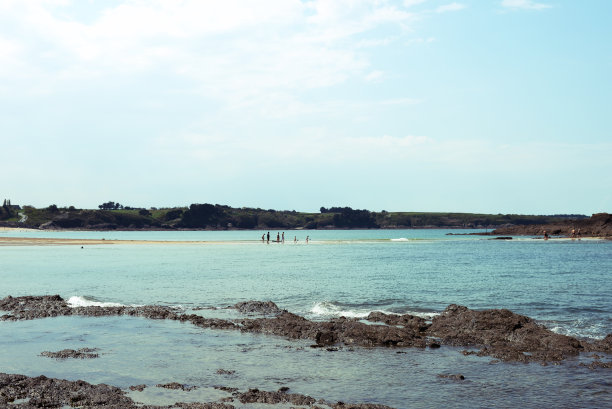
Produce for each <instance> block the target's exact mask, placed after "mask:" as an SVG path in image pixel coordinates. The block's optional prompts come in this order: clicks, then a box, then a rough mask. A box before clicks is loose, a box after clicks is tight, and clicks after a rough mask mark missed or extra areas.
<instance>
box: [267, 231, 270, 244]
mask: <svg viewBox="0 0 612 409" xmlns="http://www.w3.org/2000/svg"><path fill="white" fill-rule="evenodd" d="M267 237H268V243H270V232H268V236H267Z"/></svg>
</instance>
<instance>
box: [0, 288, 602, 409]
mask: <svg viewBox="0 0 612 409" xmlns="http://www.w3.org/2000/svg"><path fill="white" fill-rule="evenodd" d="M228 308H233V309H236V310H237V311H238V312H240V313H242V314H246V317H244V318H238V319H233V320H224V319H217V318H205V317H203V316H201V315H196V314H187V313H184V312H182V311H181V310H179V309H175V308H170V307H167V306H155V305H149V306H139V307H123V306H122V307H99V306H88V307H71V306H70V305H69V304H68V303H67V302H66V301H65V300H64V299H63V298H62V297H60V296H59V295H49V296H23V297H11V296H7V297H5V298H3V299H0V311H4V312H5V313H4V314H3V315H0V320H2V321H20V320H33V319H42V318H47V317H57V316H90V317H103V316H135V317H142V318H146V319H164V320H175V321H180V322H185V323H190V324H192V325H195V326H198V327H201V328H211V329H224V330H236V331H243V332H249V333H261V334H269V335H274V336H280V337H285V338H288V339H296V340H297V339H307V340H311V341H312V342H313V344H312V345H311V346H312V347H313V348H325V349H328V350H330V351H334V350H337V349H338V348H343V347H391V348H397V349H400V351H398V353H400V352H401V349H402V348H432V349H435V348H441V347H443V346H445V345H449V346H455V347H457V346H459V347H465V348H466V349H465V350H463V354H465V355H472V354H473V355H478V356H490V357H492V358H494V359H496V360H499V361H504V362H524V363H529V362H539V363H541V364H543V365H545V364H547V363H550V362H556V363H558V362H561V361H563V360H564V359H566V358H568V357H571V356H577V355H578V354H580V353H581V352H589V353H591V355H590V357H589V358H591V359H592V360H593V361H592V362H591V363H587V364H584V366H586V367H588V368H590V369H592V370H608V369H610V368H611V367H612V364H611V362H610V361H606V360H605V359H607V357H609V355H603V354H610V353H612V334H609V335H608V336H607V337H605V338H604V339H602V340H584V339H576V338H573V337H569V336H565V335H560V334H556V333H554V332H552V331H550V330H549V329H547V328H545V327H543V326H541V325H539V324H537V323H536V322H535V321H534V320H533V319H531V318H529V317H526V316H523V315H519V314H515V313H513V312H511V311H509V310H506V309H492V310H484V311H476V310H471V309H469V308H467V307H464V306H459V305H449V306H448V307H447V308H446V309H445V310H444V311H443V312H442V313H441V314H440V315H439V316H436V317H434V318H433V319H432V320H431V322H429V321H426V320H425V319H423V318H420V317H416V316H413V315H409V314H405V315H391V314H384V313H381V312H373V313H371V314H370V315H369V316H368V317H366V319H365V320H358V319H352V318H344V317H340V318H337V319H332V320H329V321H311V320H308V319H306V318H304V317H301V316H298V315H296V314H293V313H291V312H288V311H286V310H282V309H280V308H279V307H278V306H277V305H276V304H274V303H273V302H271V301H266V302H261V301H249V302H242V303H238V304H236V305H234V306H231V307H228ZM253 314H256V316H252V315H253ZM596 353H602V355H597V354H596ZM41 355H43V356H48V357H52V358H56V359H67V358H76V359H83V358H95V357H97V350H96V349H94V348H85V349H81V350H70V349H67V350H62V351H58V352H48V351H45V352H43V353H42V354H41ZM219 371H224V370H219ZM438 376H439V378H441V379H446V380H448V381H452V382H462V381H463V379H464V377H463V375H461V374H439V375H438ZM146 387H147V386H146V385H136V386H133V387H131V388H130V389H131V390H132V391H143V390H144V389H145V388H146ZM150 387H159V388H166V389H179V390H181V391H185V392H188V391H190V390H193V389H195V388H196V387H194V386H189V385H182V384H179V383H176V382H171V383H166V384H159V385H156V386H150ZM219 389H220V390H223V391H226V392H227V393H228V394H230V395H228V396H227V397H225V398H222V399H221V400H219V401H217V402H200V403H181V402H178V403H176V404H174V405H172V406H142V405H139V404H137V403H136V402H134V401H133V400H132V398H130V397H129V396H127V395H126V392H125V391H122V390H121V389H119V388H116V387H113V386H109V385H105V384H100V385H91V384H89V383H87V382H84V381H67V380H61V379H51V378H46V377H44V376H39V377H35V378H31V377H27V376H24V375H14V374H12V375H11V374H0V406H1V405H6V404H8V403H11V406H10V407H11V408H38V407H62V406H68V407H84V408H97V407H104V408H128V409H129V408H136V407H139V408H171V407H172V408H182V409H196V408H197V409H202V408H216V409H230V408H234V407H235V406H234V405H238V404H239V403H240V404H241V405H245V404H249V403H265V404H271V405H274V404H290V405H294V406H297V407H308V408H321V409H328V408H333V409H348V408H354V409H386V408H388V407H387V406H383V405H374V404H345V403H342V402H337V403H330V402H325V401H323V400H316V399H315V398H312V397H309V396H305V395H300V394H293V393H288V388H281V389H280V390H279V391H272V392H271V391H260V390H258V389H249V390H247V391H245V392H240V391H238V390H236V389H234V388H225V387H219ZM239 407H243V406H239Z"/></svg>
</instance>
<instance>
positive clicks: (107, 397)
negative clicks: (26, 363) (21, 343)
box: [0, 373, 135, 409]
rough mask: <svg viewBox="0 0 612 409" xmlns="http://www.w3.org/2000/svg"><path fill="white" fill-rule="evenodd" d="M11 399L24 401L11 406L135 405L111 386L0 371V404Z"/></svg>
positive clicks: (131, 406) (117, 406)
mask: <svg viewBox="0 0 612 409" xmlns="http://www.w3.org/2000/svg"><path fill="white" fill-rule="evenodd" d="M15 400H24V402H21V403H17V404H13V405H11V407H12V408H24V409H25V408H44V407H47V408H59V407H62V406H72V407H77V406H78V407H84V408H99V407H107V408H128V409H130V408H135V405H134V402H133V401H132V400H131V399H130V398H128V397H126V396H125V395H124V393H123V392H122V391H121V389H119V388H116V387H114V386H109V385H105V384H99V385H91V384H89V383H87V382H84V381H74V382H73V381H66V380H62V379H53V378H47V377H45V376H38V377H35V378H30V377H27V376H24V375H10V374H4V373H0V405H7V404H9V403H11V402H14V401H15ZM3 407H6V406H3Z"/></svg>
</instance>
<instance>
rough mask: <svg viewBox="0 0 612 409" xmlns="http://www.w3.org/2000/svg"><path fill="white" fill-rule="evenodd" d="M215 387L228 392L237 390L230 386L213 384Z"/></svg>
mask: <svg viewBox="0 0 612 409" xmlns="http://www.w3.org/2000/svg"><path fill="white" fill-rule="evenodd" d="M214 388H215V389H217V390H220V391H225V392H229V393H234V392H236V391H237V390H238V388H230V387H228V386H214Z"/></svg>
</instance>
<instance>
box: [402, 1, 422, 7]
mask: <svg viewBox="0 0 612 409" xmlns="http://www.w3.org/2000/svg"><path fill="white" fill-rule="evenodd" d="M426 1H427V0H404V6H406V7H412V6H416V5H418V4H423V3H425V2H426Z"/></svg>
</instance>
